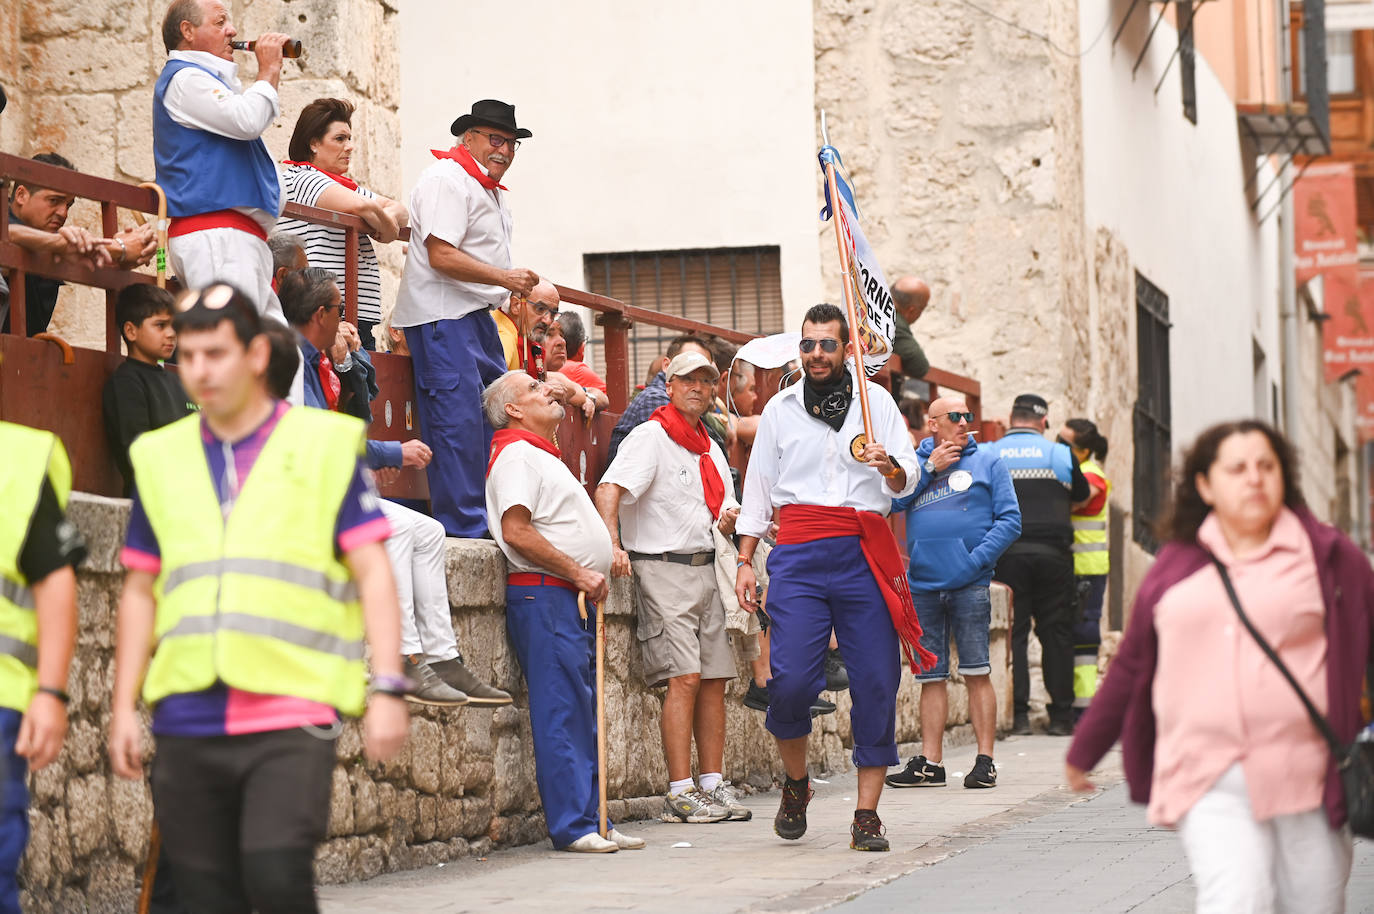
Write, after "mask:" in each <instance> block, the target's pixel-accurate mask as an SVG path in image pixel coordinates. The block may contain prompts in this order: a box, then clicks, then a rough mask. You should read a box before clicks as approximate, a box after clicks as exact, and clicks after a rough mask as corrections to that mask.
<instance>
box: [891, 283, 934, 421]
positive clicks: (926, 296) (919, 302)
mask: <svg viewBox="0 0 1374 914" xmlns="http://www.w3.org/2000/svg"><path fill="white" fill-rule="evenodd" d="M929 302H930V286H928V285H926V284H925V283H924V282H922V281H921V280H920V279H918V278H917V277H915V276H903V277H902V278H901V279H899V280H897V281H896V282H894V283H893V284H892V303H893V304H894V305H895V306H896V308H897V314H896V317H895V318H894V323H895V325H896V329H895V330H894V331H893V334H892V352H893V354H894V355H896V356H897V358H898V359H900V360H901V361H900V363H891V364H892V374H893V379H892V380H893V383H892V391H893V393H898V394H899V393H900V391H901V384H902V378H903V377H906V378H916V379H918V380H919V379H920V378H924V377H925V376H926V372H927V371H929V370H930V360H929V359H927V358H926V354H925V351H924V350H922V349H921V344H920V343H918V342H916V338H915V337H914V336H912V335H911V325H912V324H914V323H916V320H917V319H918V318H919V317H920V316H921V312H922V311H925V309H926V305H927V304H929Z"/></svg>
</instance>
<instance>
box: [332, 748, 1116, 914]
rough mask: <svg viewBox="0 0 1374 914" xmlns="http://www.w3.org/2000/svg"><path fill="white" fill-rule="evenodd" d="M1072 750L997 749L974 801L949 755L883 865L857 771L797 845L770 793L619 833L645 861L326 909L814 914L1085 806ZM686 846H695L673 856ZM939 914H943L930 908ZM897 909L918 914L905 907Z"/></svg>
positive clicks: (527, 870) (819, 805)
mask: <svg viewBox="0 0 1374 914" xmlns="http://www.w3.org/2000/svg"><path fill="white" fill-rule="evenodd" d="M1067 749H1068V740H1066V739H1063V738H1054V737H1048V736H1031V737H1019V738H1018V737H1012V738H1009V739H1006V740H1004V741H1002V742H999V743H998V744H997V750H996V755H997V766H998V775H999V783H998V786H997V788H996V789H993V790H966V789H964V787H963V786H961V785H962V775H963V772H964V771H966V770H967V768H968V766H969V765H970V764H971V763H972V761H973V756H974V749H973V747H972V746H971V745H965V746H952V747H950V748H949V749H947V751H946V758H945V761H946V765H947V768H948V770H949V775H950V781H951V786H948V787H944V788H931V789H909V790H886V791H884V794H883V801H882V804H881V807H880V810H879V811H880V812H881V814H882V816H883V821H884V822H885V824H886V825H887V830H888V838H889V839H890V840H891V841H892V852H890V853H887V854H863V853H858V852H856V851H851V850H850V849H849V822H850V820H851V818H852V816H853V811H854V795H855V779H854V774H853V772H852V771H851V772H849V773H847V774H845V775H840V776H836V777H834V778H833V779H831V782H830V783H829V784H814V786H815V789H816V798H815V799H814V800H813V801H812V803H811V808H810V811H809V815H808V818H809V820H810V829H809V831H808V832H807V834H806V836H805V837H804V838H802V839H801V840H799V841H795V842H791V841H782V840H781V839H779V838H778V837H776V836H775V835H774V834H773V814H774V813H775V812H776V811H777V805H778V791H776V790H773V791H769V792H767V793H763V794H758V795H756V796H752V797H747V798H746V800H745V802H746V803H747V805H748V806H749V807H750V808H751V809H753V810H754V818H753V820H752V821H749V822H729V823H720V824H717V825H674V824H664V823H659V822H633V823H624V824H623V828H622V830H623V831H625V832H626V833H628V834H633V835H639V836H642V837H643V838H644V839H645V840H646V841H648V842H649V847H648V848H647V849H646V850H643V851H621V852H620V853H616V854H606V855H578V854H567V853H558V852H555V851H553V850H552V849H551V848H550V846H549V845H548V843H547V842H545V843H543V844H542V845H537V846H533V847H523V848H513V849H511V850H504V851H498V852H496V853H494V854H492V855H491V856H490V857H489V858H488V859H486V860H485V861H477V860H462V861H457V862H454V863H449V864H447V865H445V866H442V867H429V868H426V869H424V870H412V871H409V872H404V873H393V874H390V875H386V876H381V877H378V878H377V879H373V880H370V881H368V882H364V883H354V884H350V885H343V886H328V887H325V888H323V889H321V890H320V899H321V902H322V908H323V910H324V911H325V912H326V914H344V912H348V914H382V912H387V914H390V912H395V911H425V912H434V914H457V912H465V911H490V910H492V909H493V908H495V907H496V906H497V905H511V906H512V907H511V910H518V911H522V912H541V911H548V912H557V914H566V912H568V911H653V912H698V911H700V912H713V914H714V912H727V911H746V910H747V911H768V912H791V911H814V910H818V909H821V908H825V907H829V906H832V905H835V904H838V903H840V902H843V901H846V900H848V899H851V898H854V897H856V896H858V895H860V894H861V893H864V892H867V891H869V890H870V889H873V888H875V887H877V886H881V885H883V884H884V883H888V882H890V881H891V880H893V879H895V878H897V877H900V876H903V875H905V874H907V873H910V872H912V871H913V870H916V869H918V868H920V867H923V866H927V865H928V864H931V863H934V862H936V861H939V860H942V859H945V858H947V857H949V856H950V855H951V854H955V853H958V852H959V851H962V850H965V849H967V848H971V847H976V846H978V845H980V844H984V843H986V842H987V841H988V839H989V838H992V837H994V836H995V835H997V834H998V833H1000V832H1002V831H1004V830H1006V829H1007V828H1009V827H1012V826H1015V825H1018V824H1021V823H1024V822H1027V821H1030V820H1031V819H1033V818H1035V817H1037V816H1043V815H1045V814H1046V813H1050V812H1055V811H1058V810H1061V809H1063V808H1064V807H1065V806H1066V805H1068V804H1070V803H1073V802H1075V801H1076V799H1077V798H1076V797H1074V796H1072V795H1070V794H1069V793H1068V791H1067V790H1066V789H1065V788H1063V786H1062V774H1063V764H1064V752H1065V751H1066V750H1067ZM956 772H958V775H957V776H956ZM1103 772H1104V777H1103V782H1104V783H1108V784H1110V783H1114V782H1116V781H1119V780H1120V773H1119V763H1118V757H1117V756H1116V755H1115V754H1113V755H1111V756H1109V757H1108V761H1107V762H1105V763H1104V767H1103ZM813 783H814V782H813ZM677 842H688V843H689V844H690V845H691V846H690V847H673V845H674V844H675V843H677ZM956 859H957V858H956ZM937 869H939V868H937ZM1001 872H1003V873H1007V872H1008V870H1007V869H1006V868H1001ZM926 898H927V900H928V901H929V900H930V898H931V896H926ZM940 908H943V904H942V903H941V904H936V905H934V906H933V907H932V908H931V909H940ZM901 909H902V910H911V909H912V908H911V906H910V904H909V902H908V903H904V904H903V905H902V906H901Z"/></svg>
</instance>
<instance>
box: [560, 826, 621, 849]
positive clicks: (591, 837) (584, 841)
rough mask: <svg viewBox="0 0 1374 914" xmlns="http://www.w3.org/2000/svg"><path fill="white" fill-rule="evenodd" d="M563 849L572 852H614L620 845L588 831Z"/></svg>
mask: <svg viewBox="0 0 1374 914" xmlns="http://www.w3.org/2000/svg"><path fill="white" fill-rule="evenodd" d="M563 850H565V851H568V852H569V853H573V854H614V853H615V852H616V851H618V850H620V845H619V844H616V843H615V842H614V841H611V840H608V839H606V838H603V837H601V836H600V835H598V834H597V833H596V832H594V831H589V832H587V833H586V834H585V835H583V836H582V837H580V838H578V839H577V840H576V841H574V842H573V843H572V844H569V845H568V846H567V847H565V848H563Z"/></svg>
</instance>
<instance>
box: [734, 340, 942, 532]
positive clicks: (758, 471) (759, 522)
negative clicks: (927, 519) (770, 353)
mask: <svg viewBox="0 0 1374 914" xmlns="http://www.w3.org/2000/svg"><path fill="white" fill-rule="evenodd" d="M845 367H846V369H849V365H848V363H846V365H845ZM850 375H851V377H852V376H853V372H852V371H850ZM803 383H804V382H802V381H798V382H797V383H795V384H793V385H792V386H791V387H788V388H787V389H786V390H783V391H781V392H779V393H778V394H777V396H775V397H773V398H772V399H771V400H769V401H768V405H767V406H765V407H764V408H763V416H762V417H761V419H760V420H759V430H758V433H757V435H756V436H755V437H754V450H753V452H752V453H751V454H750V455H749V471H748V473H746V474H745V477H744V505H743V508H742V509H741V511H740V516H739V521H738V523H736V524H735V530H736V532H737V533H739V534H740V535H741V536H757V537H762V536H764V535H765V534H766V533H767V532H768V526H769V524H771V523H772V521H773V509H774V508H780V507H782V506H783V505H821V506H825V507H849V508H857V509H858V510H860V511H876V512H877V513H879V514H882V515H884V516H886V515H887V514H888V513H889V512H890V511H891V510H892V499H894V498H900V497H902V496H904V495H909V494H911V492H913V491H914V490H915V488H916V483H917V481H918V480H919V479H920V478H921V474H920V469H919V467H918V466H917V459H916V449H915V448H914V447H913V446H912V444H911V436H910V435H908V434H907V429H906V421H905V420H904V419H903V418H902V414H901V413H900V412H898V410H897V404H896V403H894V402H892V394H890V393H888V392H887V391H886V390H883V388H881V387H879V386H878V385H877V384H873V383H871V382H868V408H869V413H870V415H871V417H872V421H873V434H874V435H875V436H876V437H877V439H878V443H879V444H881V445H883V446H884V447H885V448H887V453H888V454H889V455H890V456H892V457H894V458H895V459H896V460H897V462H898V463H899V464H901V467H902V469H903V470H905V471H906V485H905V486H903V487H902V490H901V491H900V492H895V491H893V490H892V489H890V488H888V485H887V480H886V479H885V478H883V475H882V474H881V473H880V472H878V471H877V470H875V469H874V468H873V467H870V466H867V465H865V464H863V463H860V462H859V461H858V460H856V459H855V458H854V456H853V455H852V454H851V453H850V445H851V443H852V442H853V441H854V439H855V438H856V437H857V436H859V435H862V434H863V431H864V423H863V413H862V411H861V410H860V409H859V392H858V389H857V386H856V389H855V391H854V399H853V401H852V402H851V403H850V404H849V412H848V413H846V414H845V417H844V425H842V426H841V427H840V430H839V431H838V432H836V431H834V430H833V429H832V428H831V427H830V426H828V425H826V424H825V423H824V422H822V421H821V420H819V419H816V418H814V417H812V416H808V415H807V414H806V405H805V403H804V401H803V400H802V384H803Z"/></svg>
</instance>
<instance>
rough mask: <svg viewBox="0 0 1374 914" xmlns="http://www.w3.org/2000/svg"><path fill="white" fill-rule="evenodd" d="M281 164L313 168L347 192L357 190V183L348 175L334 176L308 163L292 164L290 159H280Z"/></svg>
mask: <svg viewBox="0 0 1374 914" xmlns="http://www.w3.org/2000/svg"><path fill="white" fill-rule="evenodd" d="M281 163H282V164H283V165H304V166H305V167H306V168H313V169H315V170H316V171H318V172H319V173H320V174H322V175H324V176H325V177H326V178H333V179H334V180H335V181H337V182H338V183H339V184H342V185H343V186H344V187H347V188H348V189H349V190H357V189H358V182H357V181H354V180H353V179H352V178H350V177H349V176H348V175H336V174H334V172H332V171H325V170H324V169H323V168H321V167H320V166H318V165H314V164H312V163H310V162H293V161H291V160H290V159H282V160H281Z"/></svg>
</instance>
